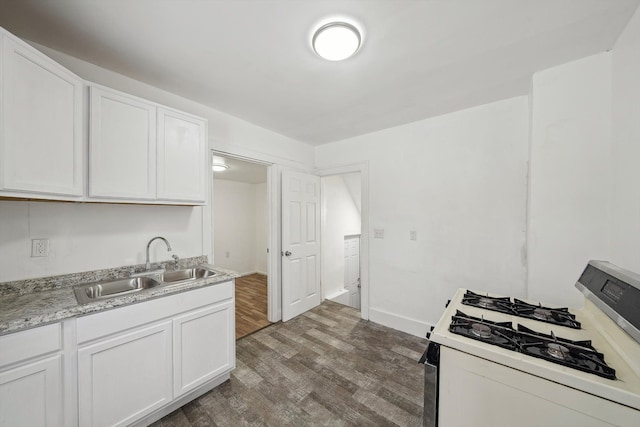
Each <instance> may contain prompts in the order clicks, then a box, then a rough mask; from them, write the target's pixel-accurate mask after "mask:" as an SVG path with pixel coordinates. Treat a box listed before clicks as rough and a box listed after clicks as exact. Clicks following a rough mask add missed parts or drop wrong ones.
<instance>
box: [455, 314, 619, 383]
mask: <svg viewBox="0 0 640 427" xmlns="http://www.w3.org/2000/svg"><path fill="white" fill-rule="evenodd" d="M449 331H450V332H452V333H454V334H458V335H462V336H465V337H467V338H471V339H474V340H478V341H482V342H485V343H487V344H491V345H496V346H499V347H502V348H506V349H508V350H512V351H516V352H518V353H524V354H527V355H529V356H533V357H537V358H540V359H544V360H547V361H549V362H553V363H557V364H560V365H563V366H567V367H569V368H573V369H577V370H580V371H583V372H588V373H591V374H594V375H598V376H600V377H603V378H607V379H611V380H614V379H616V371H615V369H613V368H611V367H609V366H608V365H607V364H606V363H605V361H604V355H603V354H602V353H598V352H597V351H596V349H595V348H593V346H592V345H591V341H571V340H568V339H564V338H558V337H556V336H555V335H554V334H553V332H552V333H551V334H550V335H547V334H543V333H540V332H536V331H534V330H532V329H529V328H527V327H525V326H523V325H520V324H519V325H518V329H517V330H515V329H513V326H512V324H511V322H492V321H490V320H486V319H484V318H478V317H473V316H468V315H466V314H464V313H463V312H461V311H459V310H457V311H456V314H455V315H454V316H452V318H451V324H450V325H449Z"/></svg>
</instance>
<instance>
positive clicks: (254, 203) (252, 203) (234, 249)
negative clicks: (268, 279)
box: [213, 179, 267, 274]
mask: <svg viewBox="0 0 640 427" xmlns="http://www.w3.org/2000/svg"><path fill="white" fill-rule="evenodd" d="M266 189H267V187H266V184H248V183H244V182H237V181H227V180H223V179H214V180H213V198H214V205H213V206H214V207H213V225H214V260H215V264H216V265H218V266H220V267H223V268H228V269H231V270H235V271H237V272H238V273H240V274H250V273H255V272H257V271H258V272H266V252H265V251H266V248H267V228H266V226H267V218H266V213H267V210H266V199H267V195H266ZM227 253H228V255H229V256H227Z"/></svg>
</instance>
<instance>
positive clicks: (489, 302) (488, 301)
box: [478, 297, 495, 308]
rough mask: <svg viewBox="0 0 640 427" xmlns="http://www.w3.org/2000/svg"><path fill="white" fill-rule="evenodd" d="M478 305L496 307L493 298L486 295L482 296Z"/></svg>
mask: <svg viewBox="0 0 640 427" xmlns="http://www.w3.org/2000/svg"><path fill="white" fill-rule="evenodd" d="M478 305H479V306H480V307H484V308H489V307H494V306H495V304H494V302H493V300H492V299H490V298H486V297H482V298H480V299H479V300H478Z"/></svg>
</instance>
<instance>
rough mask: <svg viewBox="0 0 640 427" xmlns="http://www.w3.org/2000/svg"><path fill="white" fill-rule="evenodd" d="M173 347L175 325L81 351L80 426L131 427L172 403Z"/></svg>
mask: <svg viewBox="0 0 640 427" xmlns="http://www.w3.org/2000/svg"><path fill="white" fill-rule="evenodd" d="M171 347H172V345H171V322H163V323H160V324H155V325H152V326H146V327H143V328H140V329H136V330H134V331H132V332H128V333H125V334H123V335H118V336H116V337H113V338H108V339H105V340H102V341H98V342H97V343H95V344H91V345H88V346H84V347H80V348H79V349H78V399H79V402H78V403H79V411H80V412H79V421H80V425H81V426H124V425H128V424H131V422H133V421H135V420H137V419H139V418H141V417H143V416H144V415H147V414H149V413H151V412H153V411H154V410H156V409H158V408H160V407H162V406H163V405H165V404H166V403H168V402H170V401H171V400H172V391H171V372H172V354H171Z"/></svg>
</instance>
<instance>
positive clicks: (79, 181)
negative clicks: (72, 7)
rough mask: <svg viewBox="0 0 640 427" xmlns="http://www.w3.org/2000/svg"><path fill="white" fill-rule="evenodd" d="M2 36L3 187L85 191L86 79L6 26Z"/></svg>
mask: <svg viewBox="0 0 640 427" xmlns="http://www.w3.org/2000/svg"><path fill="white" fill-rule="evenodd" d="M0 39H1V40H0V41H1V46H2V51H1V52H0V81H1V83H0V90H1V92H0V193H2V195H5V196H15V197H36V198H37V197H40V198H47V195H53V196H54V197H53V198H63V199H64V198H69V196H72V197H73V196H78V197H79V196H82V194H83V187H84V186H83V164H84V163H83V155H84V152H83V139H82V87H83V81H82V79H80V78H79V77H78V76H76V75H75V74H73V73H71V72H70V71H68V70H67V69H65V68H64V67H62V66H60V65H59V64H57V63H56V62H54V61H53V60H51V59H50V58H48V57H47V56H45V55H43V54H42V53H41V52H39V51H37V50H36V49H34V48H33V47H31V46H29V45H27V44H26V43H24V42H23V41H21V40H19V39H17V38H16V37H14V36H12V35H11V34H9V33H7V32H6V31H4V30H2V29H0ZM56 195H57V196H58V197H56ZM49 198H51V197H49Z"/></svg>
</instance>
